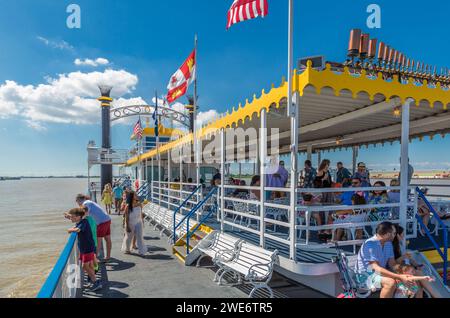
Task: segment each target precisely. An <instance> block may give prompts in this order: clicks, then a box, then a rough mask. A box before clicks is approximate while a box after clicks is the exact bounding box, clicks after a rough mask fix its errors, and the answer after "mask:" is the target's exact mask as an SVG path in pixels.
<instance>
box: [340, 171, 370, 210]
mask: <svg viewBox="0 0 450 318" xmlns="http://www.w3.org/2000/svg"><path fill="white" fill-rule="evenodd" d="M361 187H362V185H361V179H360V178H358V177H353V178H352V185H351V188H361ZM354 194H358V195H360V196H362V197H364V199H366V201H368V200H369V194H368V193H367V191H346V192H342V194H341V196H340V197H339V201H340V203H341V204H343V205H352V197H353V195H354Z"/></svg>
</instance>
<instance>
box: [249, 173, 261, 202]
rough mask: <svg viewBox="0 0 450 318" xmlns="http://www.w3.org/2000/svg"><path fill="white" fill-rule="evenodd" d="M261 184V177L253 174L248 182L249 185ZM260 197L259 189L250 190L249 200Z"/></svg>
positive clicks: (256, 185)
mask: <svg viewBox="0 0 450 318" xmlns="http://www.w3.org/2000/svg"><path fill="white" fill-rule="evenodd" d="M260 185H261V177H260V176H258V175H256V176H253V178H252V181H251V182H250V186H251V187H259V186H260ZM260 199H261V190H259V189H258V190H250V200H258V201H259V200H260Z"/></svg>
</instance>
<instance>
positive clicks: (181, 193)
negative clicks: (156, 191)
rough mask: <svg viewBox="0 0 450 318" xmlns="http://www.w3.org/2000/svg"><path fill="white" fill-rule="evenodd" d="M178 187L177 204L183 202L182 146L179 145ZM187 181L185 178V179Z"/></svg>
mask: <svg viewBox="0 0 450 318" xmlns="http://www.w3.org/2000/svg"><path fill="white" fill-rule="evenodd" d="M179 160H180V189H179V193H178V194H179V198H180V200H179V201H178V204H179V205H181V203H183V192H182V191H183V146H180V157H179ZM186 182H187V180H186Z"/></svg>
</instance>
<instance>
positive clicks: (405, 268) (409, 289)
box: [394, 264, 434, 298]
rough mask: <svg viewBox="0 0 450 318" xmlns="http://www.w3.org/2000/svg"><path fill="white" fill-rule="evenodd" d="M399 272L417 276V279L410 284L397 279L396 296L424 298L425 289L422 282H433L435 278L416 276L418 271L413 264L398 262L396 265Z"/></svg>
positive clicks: (396, 270)
mask: <svg viewBox="0 0 450 318" xmlns="http://www.w3.org/2000/svg"><path fill="white" fill-rule="evenodd" d="M394 270H395V272H396V273H397V274H401V275H402V274H405V275H412V276H415V279H416V281H415V282H413V283H412V284H410V285H409V286H408V285H406V284H405V283H403V282H401V281H397V284H396V287H397V289H396V290H395V295H394V298H423V289H422V287H421V286H420V282H422V281H426V282H432V281H434V278H432V277H430V276H416V275H418V274H417V271H416V269H415V268H414V266H412V265H406V264H397V265H395V267H394Z"/></svg>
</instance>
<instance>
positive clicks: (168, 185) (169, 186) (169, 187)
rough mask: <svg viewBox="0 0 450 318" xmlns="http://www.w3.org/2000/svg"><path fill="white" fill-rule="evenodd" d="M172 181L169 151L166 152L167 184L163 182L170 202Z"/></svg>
mask: <svg viewBox="0 0 450 318" xmlns="http://www.w3.org/2000/svg"><path fill="white" fill-rule="evenodd" d="M171 182H172V156H171V153H170V151H168V152H167V184H164V185H165V186H167V192H166V193H167V195H168V196H169V197H167V198H166V199H167V201H168V202H170V201H171V198H170V197H171V196H172V195H173V193H172V191H170V190H172V187H171V184H172V183H171ZM167 208H168V209H169V210H170V208H171V205H170V204H168V205H167Z"/></svg>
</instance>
